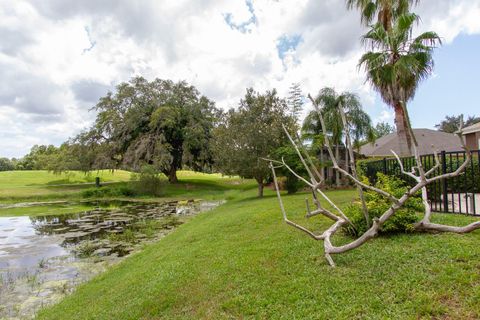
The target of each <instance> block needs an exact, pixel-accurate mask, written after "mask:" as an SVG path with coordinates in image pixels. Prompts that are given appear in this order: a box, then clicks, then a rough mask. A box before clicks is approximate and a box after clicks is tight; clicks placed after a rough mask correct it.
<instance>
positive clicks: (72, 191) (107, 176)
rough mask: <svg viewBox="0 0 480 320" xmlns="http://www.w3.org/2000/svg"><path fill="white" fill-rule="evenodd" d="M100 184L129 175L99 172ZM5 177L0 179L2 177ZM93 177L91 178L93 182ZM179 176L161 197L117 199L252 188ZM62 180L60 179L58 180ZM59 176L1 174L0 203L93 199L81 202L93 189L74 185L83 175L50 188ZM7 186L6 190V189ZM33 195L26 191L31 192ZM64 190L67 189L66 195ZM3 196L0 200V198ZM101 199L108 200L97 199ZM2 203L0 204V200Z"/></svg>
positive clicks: (63, 207) (40, 211)
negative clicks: (84, 191)
mask: <svg viewBox="0 0 480 320" xmlns="http://www.w3.org/2000/svg"><path fill="white" fill-rule="evenodd" d="M101 174H102V175H103V177H102V181H109V180H111V179H118V180H129V178H130V173H129V172H126V171H117V172H115V173H114V174H113V175H112V174H111V173H110V172H101ZM2 177H3V178H6V177H8V180H9V181H8V180H7V179H4V180H2V179H1V178H2ZM94 177H95V175H92V176H91V179H94ZM178 177H179V179H180V182H179V183H178V184H175V185H171V184H167V183H166V184H165V186H164V192H163V196H162V197H161V198H151V197H136V198H119V199H121V200H129V201H163V200H166V199H169V198H173V199H195V198H197V199H198V198H201V199H205V200H213V199H230V198H232V197H233V196H234V195H235V194H237V193H238V192H239V191H241V190H244V189H245V188H250V187H251V186H253V183H252V182H251V181H245V180H242V179H239V178H235V177H233V178H231V177H222V176H221V175H219V174H203V173H197V172H192V171H179V172H178ZM60 178H61V177H60ZM58 179H59V176H58V175H53V174H50V173H48V172H46V171H36V172H35V171H33V172H27V171H15V172H10V173H9V174H4V175H3V176H2V175H0V203H2V202H4V203H11V202H24V201H26V202H29V201H58V200H62V201H65V200H67V201H71V200H73V201H75V200H92V199H82V198H81V194H80V192H81V191H82V190H83V189H84V188H90V187H92V186H78V185H74V184H75V183H77V184H78V183H79V182H80V183H82V181H84V180H82V179H85V180H87V181H88V180H89V179H90V178H88V177H85V176H84V175H83V173H74V175H72V176H71V177H70V180H69V181H70V183H71V184H72V185H71V186H59V187H51V185H52V184H56V183H57V182H58ZM5 186H9V188H5ZM110 187H114V186H113V185H108V186H104V187H103V188H110ZM32 188H33V190H34V192H32V194H29V193H28V192H31V191H32ZM65 190H69V191H68V192H67V193H65ZM2 194H3V198H2V196H1V195H2ZM100 199H101V200H108V199H105V198H100ZM2 200H3V201H2ZM87 209H91V205H87V204H78V203H75V202H74V203H64V204H55V205H48V206H32V207H22V208H8V209H6V208H1V207H0V217H12V216H25V215H28V216H42V215H49V214H62V213H71V212H78V211H82V210H87Z"/></svg>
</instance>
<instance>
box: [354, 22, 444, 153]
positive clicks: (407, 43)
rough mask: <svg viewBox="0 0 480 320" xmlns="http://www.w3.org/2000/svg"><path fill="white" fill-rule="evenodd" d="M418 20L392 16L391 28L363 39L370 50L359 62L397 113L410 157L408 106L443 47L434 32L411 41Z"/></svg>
mask: <svg viewBox="0 0 480 320" xmlns="http://www.w3.org/2000/svg"><path fill="white" fill-rule="evenodd" d="M418 21H419V17H418V16H417V15H416V14H414V13H410V12H405V13H402V14H400V15H398V16H393V17H392V20H391V23H392V24H391V27H389V29H385V26H384V25H383V24H382V23H381V22H378V23H376V24H374V25H373V26H372V27H371V29H370V30H369V31H368V32H367V34H365V35H364V36H363V41H364V43H365V44H366V45H367V46H369V47H370V48H371V51H368V52H367V53H365V54H364V55H363V56H362V57H361V58H360V62H359V66H362V67H364V69H365V71H366V73H367V79H368V81H369V82H370V83H371V84H372V86H373V88H374V89H375V90H376V91H377V92H378V93H379V94H380V96H381V98H382V100H383V101H384V102H385V103H386V104H388V105H389V106H391V107H392V108H393V109H394V110H395V125H396V127H397V133H398V135H399V138H400V139H399V141H400V150H401V154H402V155H410V154H411V150H410V146H411V137H410V135H409V132H408V130H407V127H408V124H407V122H408V119H407V118H408V115H407V114H406V112H407V110H406V103H407V102H408V101H409V100H411V99H412V98H413V97H414V95H415V91H416V90H417V88H418V85H419V83H420V82H421V81H422V80H424V79H426V78H427V77H428V76H429V75H430V74H431V73H432V70H433V58H432V53H433V49H434V48H435V47H436V45H437V44H440V43H441V41H440V38H439V37H438V35H437V34H436V33H435V32H431V31H429V32H424V33H422V34H420V35H418V36H417V37H412V33H413V27H414V25H415V24H416V23H418Z"/></svg>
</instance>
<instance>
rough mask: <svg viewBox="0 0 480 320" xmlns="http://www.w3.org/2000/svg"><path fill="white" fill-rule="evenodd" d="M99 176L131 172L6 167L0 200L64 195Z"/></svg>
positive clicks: (123, 177)
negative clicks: (18, 169)
mask: <svg viewBox="0 0 480 320" xmlns="http://www.w3.org/2000/svg"><path fill="white" fill-rule="evenodd" d="M97 176H99V177H100V179H101V181H103V182H109V181H128V180H129V179H130V172H128V171H122V170H118V171H114V172H111V171H109V170H102V171H98V172H97V171H95V172H92V173H91V174H85V173H83V172H68V173H63V174H54V173H52V172H48V171H44V170H33V171H3V172H0V201H3V202H5V201H10V202H11V201H14V200H18V199H36V198H39V199H41V198H46V199H48V198H62V196H63V197H65V196H69V195H72V194H75V193H78V192H79V191H81V190H83V189H85V188H88V187H90V186H88V185H84V183H93V182H94V181H95V177H97Z"/></svg>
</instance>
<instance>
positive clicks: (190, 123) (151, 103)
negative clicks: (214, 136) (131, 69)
mask: <svg viewBox="0 0 480 320" xmlns="http://www.w3.org/2000/svg"><path fill="white" fill-rule="evenodd" d="M95 109H96V110H97V111H98V115H97V118H96V121H95V124H94V126H93V127H92V128H91V130H90V131H89V132H88V133H87V134H85V137H84V140H86V141H90V143H91V144H94V145H95V147H96V149H97V150H98V152H97V155H96V159H95V162H96V164H97V165H102V166H112V167H111V168H118V167H122V168H127V169H130V170H133V171H138V170H140V168H141V167H142V166H143V165H146V164H148V165H152V166H153V167H154V168H155V169H156V170H159V171H160V172H162V173H164V174H165V175H166V176H167V177H168V180H169V181H170V182H172V183H174V182H177V174H176V173H177V170H179V169H181V168H182V167H183V166H184V165H185V166H188V167H189V168H191V169H193V170H198V171H202V170H208V169H209V168H210V167H211V164H212V157H211V152H210V149H209V146H210V143H209V142H210V138H211V133H212V129H213V126H214V123H215V121H216V116H217V109H216V108H215V106H214V103H213V102H212V101H210V100H209V99H207V98H206V97H205V96H202V95H201V94H200V92H199V91H198V90H197V89H196V88H195V87H193V86H190V85H188V84H187V83H186V82H184V81H181V82H177V83H174V82H173V81H170V80H161V79H155V80H153V81H151V82H149V81H147V80H146V79H144V78H142V77H137V78H133V79H132V80H131V81H130V82H128V83H122V84H120V85H118V86H117V88H116V93H109V94H108V95H107V96H105V97H103V98H101V99H100V101H99V103H98V104H97V105H96V107H95Z"/></svg>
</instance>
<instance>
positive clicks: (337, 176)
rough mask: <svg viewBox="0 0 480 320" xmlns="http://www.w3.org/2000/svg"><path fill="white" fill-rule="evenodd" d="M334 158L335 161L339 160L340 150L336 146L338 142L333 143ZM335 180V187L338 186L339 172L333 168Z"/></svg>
mask: <svg viewBox="0 0 480 320" xmlns="http://www.w3.org/2000/svg"><path fill="white" fill-rule="evenodd" d="M335 159H336V160H337V163H339V162H340V150H339V148H338V143H337V144H336V145H335ZM335 182H336V184H337V187H340V172H338V170H335Z"/></svg>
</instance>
